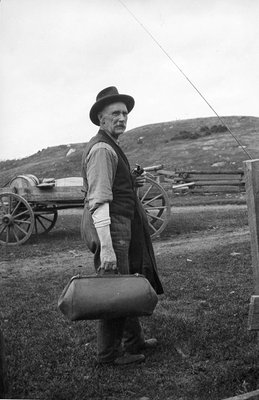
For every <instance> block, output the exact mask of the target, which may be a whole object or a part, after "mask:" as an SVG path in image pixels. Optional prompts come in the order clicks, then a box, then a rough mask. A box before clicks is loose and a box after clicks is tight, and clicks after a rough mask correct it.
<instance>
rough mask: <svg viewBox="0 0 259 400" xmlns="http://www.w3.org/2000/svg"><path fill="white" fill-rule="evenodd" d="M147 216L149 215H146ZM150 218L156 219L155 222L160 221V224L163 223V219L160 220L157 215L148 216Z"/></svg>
mask: <svg viewBox="0 0 259 400" xmlns="http://www.w3.org/2000/svg"><path fill="white" fill-rule="evenodd" d="M148 215H149V214H148ZM150 218H152V219H156V220H157V221H162V222H164V219H163V218H160V217H158V216H157V215H150Z"/></svg>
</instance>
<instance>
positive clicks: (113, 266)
mask: <svg viewBox="0 0 259 400" xmlns="http://www.w3.org/2000/svg"><path fill="white" fill-rule="evenodd" d="M96 231H97V234H98V237H99V239H100V244H101V254H100V258H101V265H100V267H99V268H98V271H97V272H99V273H100V274H104V273H105V272H113V273H115V272H116V271H117V259H116V254H115V252H114V249H113V246H112V239H111V234H110V225H105V226H102V227H99V228H96Z"/></svg>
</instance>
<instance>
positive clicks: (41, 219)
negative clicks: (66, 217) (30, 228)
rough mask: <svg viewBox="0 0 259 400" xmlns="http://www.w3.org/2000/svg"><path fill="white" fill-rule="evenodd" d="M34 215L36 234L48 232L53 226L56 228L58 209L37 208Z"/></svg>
mask: <svg viewBox="0 0 259 400" xmlns="http://www.w3.org/2000/svg"><path fill="white" fill-rule="evenodd" d="M34 217H35V224H34V230H35V233H36V235H40V234H43V233H48V232H49V231H51V229H52V228H54V226H55V224H56V221H57V218H58V211H57V210H55V209H49V210H48V209H45V210H44V209H43V210H37V211H34Z"/></svg>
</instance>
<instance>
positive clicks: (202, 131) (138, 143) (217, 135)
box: [0, 116, 259, 187]
mask: <svg viewBox="0 0 259 400" xmlns="http://www.w3.org/2000/svg"><path fill="white" fill-rule="evenodd" d="M222 120H223V121H224V123H225V124H227V126H228V127H229V128H230V129H231V130H232V132H233V133H234V135H235V136H236V137H237V139H238V140H239V141H240V142H241V144H242V145H243V146H244V147H245V150H246V151H248V153H249V154H251V157H252V158H259V141H258V134H259V118H257V117H247V116H232V117H223V118H222ZM84 145H85V143H75V144H70V145H60V146H55V147H48V148H47V149H44V150H41V151H38V152H37V153H36V154H33V155H31V156H30V157H26V158H23V159H21V160H8V161H2V162H0V187H3V186H4V185H5V184H6V183H7V182H8V181H9V180H10V179H11V178H12V177H14V176H16V175H21V174H33V175H36V176H37V177H38V178H64V177H68V176H80V165H81V157H82V152H83V148H84ZM121 146H122V148H123V150H124V151H125V152H126V154H127V156H128V158H129V161H130V163H131V165H132V166H134V165H135V164H136V163H138V164H140V165H142V166H144V167H145V166H150V165H155V164H164V167H165V168H166V169H169V170H194V169H195V170H214V171H215V170H220V169H221V170H222V169H224V170H226V169H227V170H229V169H232V170H235V169H238V168H239V169H240V168H243V166H242V164H243V161H244V160H246V159H248V156H247V154H245V152H244V151H243V149H242V148H240V146H239V144H238V143H237V142H236V141H235V139H234V138H233V137H232V135H231V134H230V133H229V132H228V131H227V130H226V128H225V126H224V125H223V124H222V123H221V122H220V121H219V119H218V118H217V117H212V118H195V119H187V120H178V121H170V122H163V123H157V124H152V125H145V126H142V127H138V128H135V129H132V130H130V131H128V132H127V134H125V135H123V136H122V138H121ZM71 150H72V151H71Z"/></svg>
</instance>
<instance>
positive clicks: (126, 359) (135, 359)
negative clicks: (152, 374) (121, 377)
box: [113, 353, 145, 365]
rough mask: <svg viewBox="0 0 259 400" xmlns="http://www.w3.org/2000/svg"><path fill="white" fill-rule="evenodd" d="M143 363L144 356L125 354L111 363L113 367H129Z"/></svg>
mask: <svg viewBox="0 0 259 400" xmlns="http://www.w3.org/2000/svg"><path fill="white" fill-rule="evenodd" d="M143 361H145V356H144V354H130V353H125V354H124V355H123V356H121V357H118V358H116V359H115V360H114V361H113V364H114V365H129V364H134V363H140V362H143Z"/></svg>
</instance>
